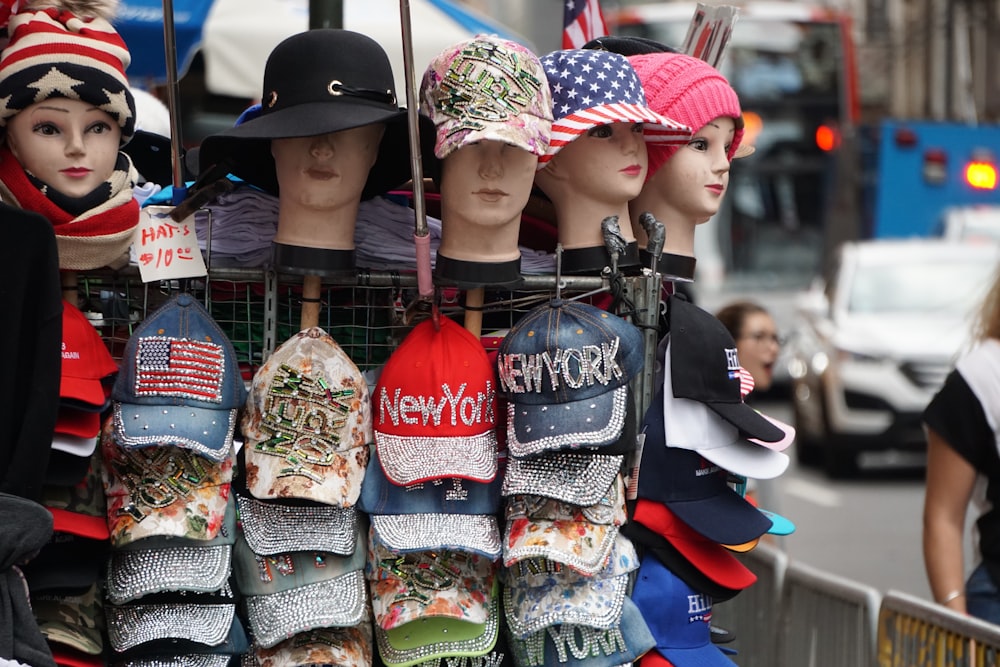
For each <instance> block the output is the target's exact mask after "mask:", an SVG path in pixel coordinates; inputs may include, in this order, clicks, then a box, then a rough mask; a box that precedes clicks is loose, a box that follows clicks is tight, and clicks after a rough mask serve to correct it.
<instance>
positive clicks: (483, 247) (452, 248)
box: [438, 206, 521, 265]
mask: <svg viewBox="0 0 1000 667" xmlns="http://www.w3.org/2000/svg"><path fill="white" fill-rule="evenodd" d="M520 226H521V216H520V214H518V216H517V217H515V218H511V219H510V220H504V221H501V222H492V221H491V222H489V223H483V222H482V221H479V220H474V219H471V218H469V217H468V216H463V215H456V214H455V213H453V212H452V211H449V210H448V208H447V207H446V206H443V207H442V209H441V245H440V247H439V248H438V255H444V256H446V257H449V258H451V259H454V260H459V261H461V262H483V263H498V262H511V261H517V262H518V265H520V258H521V251H520V250H519V249H518V246H517V240H518V234H519V233H520Z"/></svg>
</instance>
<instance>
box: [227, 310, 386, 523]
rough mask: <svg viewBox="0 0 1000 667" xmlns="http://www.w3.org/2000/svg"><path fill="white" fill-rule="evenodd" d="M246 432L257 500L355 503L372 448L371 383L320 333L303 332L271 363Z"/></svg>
mask: <svg viewBox="0 0 1000 667" xmlns="http://www.w3.org/2000/svg"><path fill="white" fill-rule="evenodd" d="M241 425H242V428H243V435H244V437H245V438H246V446H245V447H244V449H245V450H246V451H245V464H246V465H245V469H246V487H247V489H248V490H249V492H250V494H251V495H253V496H254V497H255V498H258V499H260V500H268V499H282V500H286V499H294V498H298V499H302V500H309V501H314V502H318V503H324V504H327V505H337V506H341V507H353V506H354V504H355V503H356V502H357V499H358V495H359V494H360V493H361V481H362V480H363V479H364V475H365V468H366V467H367V465H368V457H369V447H368V445H369V444H371V441H372V423H371V399H370V397H369V392H368V383H367V381H366V380H365V377H364V375H362V374H361V371H360V369H358V367H357V366H356V365H355V364H354V362H353V361H352V360H351V358H350V357H349V356H348V355H347V353H346V352H344V350H343V348H341V347H340V345H339V344H338V343H337V342H336V341H335V340H334V339H333V337H332V336H330V334H328V333H327V332H326V331H324V330H323V329H321V328H319V327H308V328H306V329H303V330H302V331H299V332H298V333H296V334H294V335H293V336H291V337H290V338H289V339H288V340H286V341H285V342H284V343H282V344H281V345H279V346H278V348H277V349H276V350H275V351H274V352H273V353H272V354H271V356H269V357H268V358H267V361H265V362H264V364H263V365H262V366H261V367H260V368H259V369H258V370H257V372H256V373H255V374H254V377H253V381H252V383H251V389H250V395H249V397H248V399H247V404H246V411H245V412H244V413H243V417H242V419H241Z"/></svg>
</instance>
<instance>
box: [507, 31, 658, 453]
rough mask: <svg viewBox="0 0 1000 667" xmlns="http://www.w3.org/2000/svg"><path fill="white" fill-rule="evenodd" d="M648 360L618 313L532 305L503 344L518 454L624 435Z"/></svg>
mask: <svg viewBox="0 0 1000 667" xmlns="http://www.w3.org/2000/svg"><path fill="white" fill-rule="evenodd" d="M590 53H599V52H597V51H592V52H590ZM643 361H644V360H643V339H642V333H641V332H640V331H639V329H638V328H637V327H635V326H634V325H632V324H630V323H628V322H626V321H625V320H623V319H622V318H620V317H618V316H617V315H614V314H612V313H609V312H606V311H604V310H601V309H600V308H597V307H595V306H592V305H590V304H586V303H580V302H578V301H563V300H561V299H553V300H551V301H550V302H549V303H546V304H543V305H541V306H537V307H535V308H533V309H531V310H530V311H528V312H527V313H526V314H525V315H524V316H523V317H522V318H521V319H520V320H518V321H517V323H516V324H515V325H514V326H513V327H511V329H510V331H509V332H508V333H507V335H506V336H504V339H503V341H501V343H500V348H499V350H498V351H497V369H498V371H499V377H500V392H501V394H502V395H503V396H504V397H505V398H506V399H507V447H508V449H509V450H510V453H511V455H512V456H515V457H527V456H535V455H538V454H542V453H544V452H550V451H556V450H563V449H577V448H599V447H604V446H607V445H612V444H614V443H617V442H618V440H619V438H620V437H621V435H622V431H623V429H624V428H625V424H626V413H627V412H628V406H629V403H630V400H629V390H628V384H629V382H631V380H632V379H633V378H634V377H636V376H637V375H638V374H639V372H640V371H641V370H642V367H643ZM595 451H599V450H595Z"/></svg>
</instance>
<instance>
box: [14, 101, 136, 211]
mask: <svg viewBox="0 0 1000 667" xmlns="http://www.w3.org/2000/svg"><path fill="white" fill-rule="evenodd" d="M120 140H121V128H120V127H119V126H118V123H117V121H115V119H114V117H113V116H111V115H110V114H109V113H107V112H106V111H102V110H101V109H98V108H97V107H95V106H93V105H92V104H90V103H89V102H83V101H81V100H71V99H67V98H62V97H52V98H49V99H47V100H43V101H41V102H36V103H35V104H32V105H31V106H29V107H27V108H26V109H24V110H23V111H21V112H20V113H18V114H17V115H15V116H14V117H13V118H11V119H10V121H8V123H7V146H8V147H9V148H10V150H11V152H12V153H13V154H14V157H16V158H17V161H18V162H20V163H21V166H23V167H24V169H25V171H28V172H30V173H31V174H33V175H34V176H35V177H36V178H38V179H40V180H41V181H43V182H44V183H47V184H48V185H50V186H52V187H53V188H55V189H56V190H58V191H59V192H61V193H62V194H64V195H67V196H69V197H82V196H84V195H86V194H88V193H90V192H92V191H93V190H94V188H96V187H97V186H98V185H100V184H101V183H103V182H104V181H106V180H108V178H110V177H111V174H112V172H113V171H114V169H115V162H116V161H117V159H118V144H119V142H120Z"/></svg>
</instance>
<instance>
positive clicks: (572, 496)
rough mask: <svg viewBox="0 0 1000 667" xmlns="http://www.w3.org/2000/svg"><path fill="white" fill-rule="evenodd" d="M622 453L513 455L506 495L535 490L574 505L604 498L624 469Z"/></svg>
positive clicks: (541, 494) (504, 484) (504, 480)
mask: <svg viewBox="0 0 1000 667" xmlns="http://www.w3.org/2000/svg"><path fill="white" fill-rule="evenodd" d="M624 461H625V456H624V455H622V454H583V453H580V452H548V453H546V454H542V455H541V456H534V457H532V458H528V459H519V458H513V457H511V459H510V460H509V461H508V462H507V471H506V474H505V475H504V479H503V487H502V488H501V491H502V493H503V495H504V496H512V495H516V494H522V493H527V494H532V495H536V496H545V497H547V498H555V499H556V500H562V501H563V502H567V503H573V504H574V505H580V506H586V505H593V504H594V503H597V502H600V500H601V498H603V497H604V496H605V495H606V494H607V492H608V489H609V488H610V487H611V485H612V484H614V483H615V479H616V478H617V477H618V473H619V472H621V468H622V464H623V463H624Z"/></svg>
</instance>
